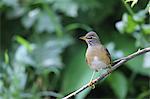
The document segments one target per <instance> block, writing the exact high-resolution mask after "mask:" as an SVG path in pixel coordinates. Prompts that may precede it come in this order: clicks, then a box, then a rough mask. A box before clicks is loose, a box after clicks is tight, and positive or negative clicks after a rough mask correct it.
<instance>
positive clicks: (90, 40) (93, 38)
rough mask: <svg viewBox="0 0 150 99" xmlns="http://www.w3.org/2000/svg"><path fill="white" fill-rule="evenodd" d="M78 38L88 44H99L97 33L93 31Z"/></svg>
mask: <svg viewBox="0 0 150 99" xmlns="http://www.w3.org/2000/svg"><path fill="white" fill-rule="evenodd" d="M80 39H82V40H84V41H86V43H87V44H88V45H89V46H94V45H97V44H100V41H99V37H98V35H97V34H96V33H95V32H93V31H91V32H88V33H87V34H86V35H85V36H82V37H80Z"/></svg>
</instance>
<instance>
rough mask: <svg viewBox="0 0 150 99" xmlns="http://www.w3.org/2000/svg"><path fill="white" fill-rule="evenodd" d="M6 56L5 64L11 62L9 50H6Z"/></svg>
mask: <svg viewBox="0 0 150 99" xmlns="http://www.w3.org/2000/svg"><path fill="white" fill-rule="evenodd" d="M4 58H5V64H8V63H9V55H8V50H6V51H5V54H4Z"/></svg>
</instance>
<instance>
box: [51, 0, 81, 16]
mask: <svg viewBox="0 0 150 99" xmlns="http://www.w3.org/2000/svg"><path fill="white" fill-rule="evenodd" d="M68 8H69V9H68ZM53 9H54V10H58V11H61V12H63V13H65V14H66V15H67V16H70V17H77V15H78V5H77V4H76V3H75V2H74V1H73V0H63V1H62V0H56V1H55V3H54V4H53Z"/></svg>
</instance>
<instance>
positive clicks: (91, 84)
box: [88, 81, 95, 89]
mask: <svg viewBox="0 0 150 99" xmlns="http://www.w3.org/2000/svg"><path fill="white" fill-rule="evenodd" d="M88 86H89V87H90V86H91V87H92V89H94V88H95V85H94V82H92V81H91V82H89V84H88Z"/></svg>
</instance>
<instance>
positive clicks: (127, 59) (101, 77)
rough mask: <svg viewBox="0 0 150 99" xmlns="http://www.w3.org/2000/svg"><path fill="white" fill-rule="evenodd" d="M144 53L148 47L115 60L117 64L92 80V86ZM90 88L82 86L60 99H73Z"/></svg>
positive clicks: (149, 50)
mask: <svg viewBox="0 0 150 99" xmlns="http://www.w3.org/2000/svg"><path fill="white" fill-rule="evenodd" d="M146 52H150V47H147V48H144V49H142V50H140V49H139V50H138V51H137V52H135V53H133V54H130V55H128V56H126V57H124V58H121V59H119V61H118V60H117V63H115V64H113V65H112V68H111V69H109V70H108V71H107V72H106V73H104V74H102V75H100V76H99V77H97V78H96V79H94V80H93V81H92V82H93V84H96V83H97V82H98V81H100V80H102V79H103V78H105V77H106V76H108V75H109V74H111V73H112V72H113V71H114V70H115V69H117V68H118V67H119V66H121V65H122V64H124V63H125V62H127V61H129V60H131V59H133V58H135V57H136V56H138V55H142V54H144V53H146ZM90 86H92V85H89V84H86V85H84V86H82V87H81V88H80V89H78V90H76V91H74V92H72V93H71V94H69V95H67V96H65V97H64V98H62V99H69V98H71V97H73V96H75V95H77V94H79V93H80V92H82V91H84V90H85V89H87V88H88V87H90Z"/></svg>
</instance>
